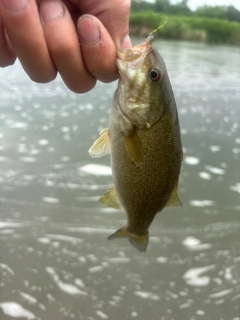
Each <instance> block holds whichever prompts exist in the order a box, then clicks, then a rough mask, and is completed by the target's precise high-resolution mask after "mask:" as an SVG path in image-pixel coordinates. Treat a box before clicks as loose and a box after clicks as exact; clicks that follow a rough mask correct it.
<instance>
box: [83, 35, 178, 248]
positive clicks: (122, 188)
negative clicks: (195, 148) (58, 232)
mask: <svg viewBox="0 0 240 320" xmlns="http://www.w3.org/2000/svg"><path fill="white" fill-rule="evenodd" d="M153 39H154V38H153V36H152V35H150V36H149V37H148V38H147V39H146V40H145V42H144V43H142V44H140V45H137V46H135V47H133V48H131V49H126V50H124V51H120V52H118V57H117V67H118V71H119V74H120V79H119V83H118V88H117V90H116V92H115V94H114V97H113V103H112V109H111V115H110V122H109V128H108V129H104V130H102V132H101V133H100V137H99V138H98V140H96V141H95V143H94V144H93V146H92V147H91V148H90V150H89V152H90V155H91V156H92V157H100V156H102V155H105V154H107V153H111V166H112V174H113V182H114V187H113V188H112V189H110V190H109V191H108V192H107V193H106V194H105V195H104V196H103V197H102V198H101V199H100V201H101V202H102V203H104V204H106V205H108V206H111V207H114V208H116V209H120V208H123V209H124V210H125V211H126V213H127V217H128V222H127V225H126V226H125V227H123V228H121V229H119V230H117V231H116V232H115V233H114V234H112V235H111V236H110V237H109V239H114V238H122V237H126V238H128V239H129V241H130V242H131V243H132V244H133V245H134V246H135V247H136V248H137V249H138V250H139V251H145V250H146V248H147V244H148V228H149V226H150V224H151V222H152V221H153V219H154V217H155V215H156V214H157V213H158V212H160V211H161V210H162V209H163V208H164V207H166V206H178V205H181V201H180V200H179V198H178V195H177V186H178V178H179V173H180V169H181V162H182V145H181V137H180V127H179V121H178V114H177V108H176V103H175V99H174V95H173V91H172V87H171V84H170V81H169V78H168V74H167V70H166V67H165V64H164V61H163V59H162V57H161V56H160V54H159V53H158V51H157V50H156V48H154V46H153Z"/></svg>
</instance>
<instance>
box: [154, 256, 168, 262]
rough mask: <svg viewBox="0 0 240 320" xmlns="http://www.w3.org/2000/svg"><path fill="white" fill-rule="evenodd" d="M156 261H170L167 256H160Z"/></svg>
mask: <svg viewBox="0 0 240 320" xmlns="http://www.w3.org/2000/svg"><path fill="white" fill-rule="evenodd" d="M156 261H157V262H158V263H167V262H168V258H167V257H158V258H157V259H156Z"/></svg>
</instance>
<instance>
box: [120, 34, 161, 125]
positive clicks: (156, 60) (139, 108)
mask: <svg viewBox="0 0 240 320" xmlns="http://www.w3.org/2000/svg"><path fill="white" fill-rule="evenodd" d="M153 41H154V37H153V36H152V35H150V36H149V37H148V38H147V39H146V40H145V41H144V42H143V43H142V44H139V45H136V46H134V47H132V48H128V49H125V50H122V51H118V52H117V61H116V63H117V68H118V71H119V75H120V79H119V80H120V81H119V88H120V97H119V100H120V106H121V109H122V111H123V113H124V114H125V115H126V116H128V118H129V120H130V121H131V122H132V123H133V124H134V125H137V126H139V127H141V126H142V127H146V128H149V127H151V126H152V125H153V124H154V123H156V122H157V121H158V120H159V118H160V117H161V114H162V113H163V105H162V104H161V103H160V102H161V101H162V100H163V98H164V90H163V87H164V83H165V81H164V78H165V75H166V74H167V73H166V67H165V64H164V61H163V59H162V57H161V56H160V54H159V53H158V51H157V49H156V48H155V47H154V45H153Z"/></svg>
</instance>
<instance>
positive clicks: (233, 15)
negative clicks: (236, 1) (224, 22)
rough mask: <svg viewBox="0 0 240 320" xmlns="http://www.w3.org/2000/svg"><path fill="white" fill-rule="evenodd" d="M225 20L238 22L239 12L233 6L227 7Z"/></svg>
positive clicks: (239, 19)
mask: <svg viewBox="0 0 240 320" xmlns="http://www.w3.org/2000/svg"><path fill="white" fill-rule="evenodd" d="M226 18H227V19H228V20H229V21H236V22H240V11H239V10H237V9H236V8H235V7H233V6H228V7H227V9H226Z"/></svg>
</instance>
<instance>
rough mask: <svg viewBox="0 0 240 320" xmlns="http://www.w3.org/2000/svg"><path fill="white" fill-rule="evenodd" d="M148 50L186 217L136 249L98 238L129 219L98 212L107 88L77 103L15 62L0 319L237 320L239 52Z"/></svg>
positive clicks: (5, 144) (4, 148) (4, 99)
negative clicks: (179, 153)
mask: <svg viewBox="0 0 240 320" xmlns="http://www.w3.org/2000/svg"><path fill="white" fill-rule="evenodd" d="M134 41H135V42H139V41H141V40H140V39H134ZM156 46H157V47H158V48H159V50H160V52H161V53H162V55H163V57H164V59H165V62H166V65H167V67H168V71H169V76H170V79H171V82H172V86H173V90H174V93H175V97H176V101H177V105H178V110H179V117H180V123H181V132H182V140H183V146H184V163H183V168H182V171H181V177H180V183H179V196H180V198H181V200H182V202H183V207H178V208H168V209H166V210H164V211H163V212H162V213H161V214H158V215H157V216H156V218H155V220H154V222H153V224H152V226H151V228H150V241H149V246H148V249H147V251H146V252H145V253H140V252H137V251H136V249H135V248H133V247H132V246H131V245H130V243H129V242H128V241H127V240H115V241H107V237H108V235H110V234H111V233H112V232H114V231H115V230H116V229H118V228H119V227H121V226H123V225H124V224H125V222H126V215H125V213H124V212H123V211H115V210H114V209H110V208H105V207H104V206H103V205H102V204H100V203H99V202H98V199H99V197H100V196H101V195H103V193H105V192H106V190H107V189H108V188H109V187H111V185H112V179H111V170H110V167H109V157H108V156H105V157H103V158H100V159H91V158H90V157H89V155H88V149H89V147H90V146H91V144H92V142H93V141H94V140H95V139H96V138H97V136H98V132H99V131H100V130H101V129H103V128H104V127H106V126H107V124H108V117H109V110H110V105H111V97H112V95H113V92H114V90H115V88H116V83H112V84H102V83H99V84H98V85H97V86H96V87H95V88H94V90H92V91H91V92H90V93H87V94H84V95H77V94H74V93H72V92H70V91H69V90H68V89H66V88H65V86H64V84H63V83H62V81H61V79H60V78H57V79H56V80H55V81H53V82H52V83H49V84H41V85H40V84H36V83H33V82H31V81H30V80H29V79H28V77H27V76H26V75H25V74H24V72H23V71H22V70H21V67H20V65H19V64H18V63H16V64H15V65H14V66H12V67H9V68H7V69H1V70H0V166H1V170H0V319H1V320H9V319H16V318H17V319H36V320H40V319H41V320H64V319H78V320H98V319H110V320H128V319H139V320H145V319H149V320H150V319H151V320H155V319H156V320H198V319H204V320H208V319H209V320H215V319H216V320H221V319H222V320H239V319H240V48H237V47H226V46H209V45H206V44H198V43H187V42H174V41H171V42H170V41H169V42H166V41H156Z"/></svg>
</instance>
